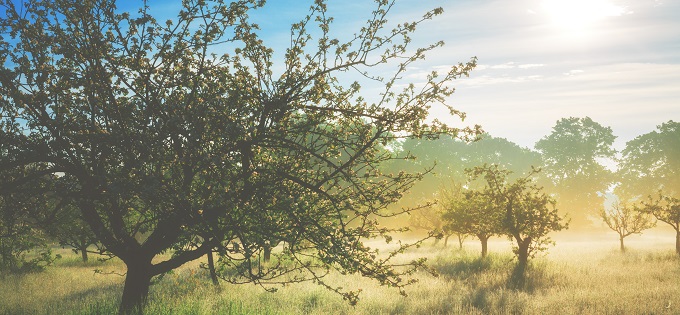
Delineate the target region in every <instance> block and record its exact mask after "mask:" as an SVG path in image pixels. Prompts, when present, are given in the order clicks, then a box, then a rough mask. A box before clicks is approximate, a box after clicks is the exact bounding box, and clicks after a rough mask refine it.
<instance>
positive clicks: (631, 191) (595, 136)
mask: <svg viewBox="0 0 680 315" xmlns="http://www.w3.org/2000/svg"><path fill="white" fill-rule="evenodd" d="M614 140H615V136H614V135H613V132H612V130H611V128H609V127H604V126H602V125H601V124H599V123H597V122H595V121H593V120H592V119H590V118H589V117H585V118H575V117H570V118H563V119H560V120H559V121H557V123H556V125H555V126H554V127H553V130H552V132H551V134H549V135H547V136H545V137H543V138H542V139H540V140H539V141H538V142H537V143H536V145H535V147H534V149H533V150H532V149H528V148H522V147H520V146H518V145H516V144H514V143H512V142H510V141H508V140H506V139H502V138H495V137H492V136H490V135H488V134H484V135H483V136H482V137H481V139H479V140H478V141H476V142H471V143H466V142H464V141H459V140H456V139H453V138H446V137H443V138H441V139H438V140H435V141H422V140H417V139H409V140H406V141H405V142H404V143H403V144H402V147H401V148H402V149H403V150H405V151H408V152H410V153H411V154H414V155H417V156H419V157H421V158H420V159H419V162H418V163H415V164H412V165H410V166H409V165H405V164H402V165H400V167H416V168H417V167H424V166H426V165H434V164H436V165H437V174H434V175H430V176H429V177H427V178H425V180H423V181H422V182H420V183H418V184H417V185H416V186H415V187H414V189H412V194H410V195H409V196H407V198H405V200H404V202H405V203H418V202H423V200H429V202H430V203H434V202H433V201H432V199H438V201H439V205H438V206H436V207H430V208H427V209H423V210H422V211H420V212H416V213H414V214H413V215H412V217H411V222H412V225H413V226H414V227H416V228H421V229H427V230H436V231H440V232H442V233H444V236H445V237H446V238H448V237H449V236H450V235H453V234H456V235H458V237H459V239H462V238H464V237H465V236H466V235H472V236H475V237H477V238H478V239H479V240H480V241H481V243H482V255H485V254H486V241H487V240H488V238H489V237H491V236H493V235H507V234H508V233H507V231H504V223H503V222H502V220H501V219H499V218H502V217H503V210H502V209H501V208H503V204H502V203H500V202H498V201H495V200H493V199H489V198H488V197H485V196H488V195H489V194H488V193H484V189H488V187H489V186H491V185H492V184H493V183H491V182H487V184H486V185H487V187H486V188H483V187H482V188H480V187H481V186H480V183H479V182H478V181H477V182H476V181H475V179H476V176H472V175H473V174H475V172H479V169H480V167H481V169H487V172H488V169H490V167H491V166H490V165H493V167H495V168H496V172H503V173H504V176H503V177H502V178H501V179H500V180H499V179H497V178H494V182H497V183H502V184H504V185H510V183H511V180H513V179H514V180H515V181H518V182H519V181H521V180H522V179H521V177H522V176H527V178H530V179H531V180H532V181H533V182H534V183H535V184H536V185H537V187H540V188H541V189H542V190H543V191H544V193H545V194H546V195H547V197H548V198H549V199H550V200H551V203H553V204H557V208H558V209H559V210H560V211H559V214H560V216H561V217H563V218H564V217H567V218H568V220H569V221H570V228H572V229H575V230H577V231H585V230H587V229H592V228H594V226H595V224H597V223H599V222H604V223H605V224H606V226H607V227H609V228H610V229H612V230H614V231H615V232H617V234H618V235H619V238H620V244H621V249H622V250H623V249H624V245H623V239H624V238H625V237H626V236H629V235H631V234H635V233H640V232H641V231H642V230H644V229H647V228H650V227H652V226H653V225H654V224H655V221H659V222H663V223H665V224H668V225H670V226H671V227H672V228H673V229H674V230H675V231H676V248H675V250H676V252H677V253H678V254H679V255H680V229H679V224H680V203H679V202H678V198H677V196H678V187H680V186H679V185H680V123H678V122H674V121H672V120H670V121H668V122H665V123H662V124H661V125H659V126H658V127H657V129H656V130H654V131H651V132H649V133H646V134H643V135H640V136H638V137H636V138H635V139H633V140H631V141H628V142H627V143H626V147H625V149H623V150H622V151H621V152H617V151H616V150H614V149H613V148H612V144H613V142H614ZM482 186H483V185H482ZM608 195H609V197H610V198H612V197H613V198H614V199H616V200H618V201H617V202H615V203H614V205H613V206H611V207H605V205H604V203H605V199H606V198H607V196H608ZM484 198H486V199H484ZM506 220H507V218H506ZM546 222H551V220H549V219H546Z"/></svg>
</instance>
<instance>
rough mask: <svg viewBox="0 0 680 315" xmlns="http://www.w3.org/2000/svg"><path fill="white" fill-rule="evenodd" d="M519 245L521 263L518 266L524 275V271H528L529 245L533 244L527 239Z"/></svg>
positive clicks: (518, 256)
mask: <svg viewBox="0 0 680 315" xmlns="http://www.w3.org/2000/svg"><path fill="white" fill-rule="evenodd" d="M518 243H519V244H518V248H517V259H518V260H519V262H518V265H517V266H518V267H519V270H520V271H521V272H520V273H521V274H523V273H524V270H526V267H527V264H528V263H529V244H531V241H530V240H529V239H525V240H523V241H521V242H518Z"/></svg>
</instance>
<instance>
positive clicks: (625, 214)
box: [600, 202, 654, 251]
mask: <svg viewBox="0 0 680 315" xmlns="http://www.w3.org/2000/svg"><path fill="white" fill-rule="evenodd" d="M600 218H601V219H602V221H604V223H605V224H606V225H607V227H609V228H610V229H611V230H612V231H614V232H616V234H618V235H619V243H620V246H621V247H620V248H621V251H624V250H625V247H624V246H623V239H624V238H626V237H627V236H630V235H633V234H640V233H642V231H644V230H646V229H649V228H651V227H653V226H654V221H652V220H651V219H650V217H649V215H648V214H646V213H644V212H642V211H640V209H638V208H636V207H633V206H630V205H627V204H621V203H618V202H617V203H614V205H613V206H612V208H611V209H605V208H603V209H602V210H600Z"/></svg>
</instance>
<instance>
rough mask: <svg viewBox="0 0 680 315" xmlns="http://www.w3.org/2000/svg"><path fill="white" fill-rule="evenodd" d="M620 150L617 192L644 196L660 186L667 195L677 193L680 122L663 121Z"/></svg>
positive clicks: (679, 178)
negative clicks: (654, 128)
mask: <svg viewBox="0 0 680 315" xmlns="http://www.w3.org/2000/svg"><path fill="white" fill-rule="evenodd" d="M621 153H622V155H623V156H622V158H621V161H620V163H619V164H620V168H619V173H618V174H619V178H620V181H621V182H620V184H619V186H617V188H616V193H617V194H619V195H621V196H622V197H624V198H629V199H630V198H638V199H644V198H645V197H646V196H649V195H656V194H657V191H658V190H659V189H662V190H663V191H664V194H666V195H668V196H675V197H677V196H679V195H680V122H674V121H672V120H669V121H667V122H665V123H662V124H661V125H659V126H657V130H654V131H652V132H649V133H646V134H644V135H640V136H638V137H636V138H635V139H633V140H631V141H628V142H627V143H626V148H625V149H624V150H623V151H622V152H621Z"/></svg>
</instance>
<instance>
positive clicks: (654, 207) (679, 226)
mask: <svg viewBox="0 0 680 315" xmlns="http://www.w3.org/2000/svg"><path fill="white" fill-rule="evenodd" d="M641 211H643V212H645V213H648V214H651V215H653V216H654V217H655V218H656V219H657V220H659V221H661V222H663V223H666V224H668V225H670V226H671V227H672V228H673V229H674V230H675V252H676V253H677V254H678V255H680V199H679V198H675V197H671V196H668V195H665V194H664V193H663V192H659V193H658V195H657V197H653V196H651V195H650V196H648V197H647V200H644V201H642V208H641Z"/></svg>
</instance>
